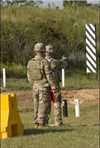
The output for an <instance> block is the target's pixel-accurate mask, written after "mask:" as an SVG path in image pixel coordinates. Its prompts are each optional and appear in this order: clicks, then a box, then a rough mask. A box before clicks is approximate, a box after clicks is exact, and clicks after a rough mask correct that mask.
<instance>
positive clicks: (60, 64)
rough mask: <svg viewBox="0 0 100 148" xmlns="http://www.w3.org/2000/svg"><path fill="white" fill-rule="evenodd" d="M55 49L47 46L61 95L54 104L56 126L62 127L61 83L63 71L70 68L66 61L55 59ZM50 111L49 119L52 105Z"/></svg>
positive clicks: (47, 57) (47, 53)
mask: <svg viewBox="0 0 100 148" xmlns="http://www.w3.org/2000/svg"><path fill="white" fill-rule="evenodd" d="M53 54H54V51H53V48H52V46H51V45H48V46H46V54H45V55H46V57H45V58H46V59H47V60H48V61H49V63H50V67H51V69H52V74H53V78H54V79H55V83H56V85H57V86H58V87H59V93H58V94H57V95H56V97H55V98H56V99H55V102H54V123H55V124H54V125H55V126H59V125H62V113H61V101H62V97H61V90H60V85H59V83H60V81H61V69H62V68H64V69H66V67H67V66H68V64H67V62H65V61H64V60H56V59H54V58H53ZM49 107H50V108H49V109H48V119H49V116H50V111H51V105H49Z"/></svg>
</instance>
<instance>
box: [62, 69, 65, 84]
mask: <svg viewBox="0 0 100 148" xmlns="http://www.w3.org/2000/svg"><path fill="white" fill-rule="evenodd" d="M62 87H65V69H62Z"/></svg>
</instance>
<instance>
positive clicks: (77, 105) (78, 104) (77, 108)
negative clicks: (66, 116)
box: [75, 99, 80, 117]
mask: <svg viewBox="0 0 100 148" xmlns="http://www.w3.org/2000/svg"><path fill="white" fill-rule="evenodd" d="M75 115H76V117H80V102H79V99H75Z"/></svg>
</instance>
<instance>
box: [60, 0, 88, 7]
mask: <svg viewBox="0 0 100 148" xmlns="http://www.w3.org/2000/svg"><path fill="white" fill-rule="evenodd" d="M86 5H87V0H63V6H64V7H66V6H73V7H76V6H86Z"/></svg>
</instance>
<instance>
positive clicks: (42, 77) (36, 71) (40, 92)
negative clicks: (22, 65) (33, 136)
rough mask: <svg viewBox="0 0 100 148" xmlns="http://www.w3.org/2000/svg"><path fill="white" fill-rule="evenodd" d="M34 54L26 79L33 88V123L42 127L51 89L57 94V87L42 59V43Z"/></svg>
mask: <svg viewBox="0 0 100 148" xmlns="http://www.w3.org/2000/svg"><path fill="white" fill-rule="evenodd" d="M34 51H35V53H36V55H35V57H34V58H32V59H31V60H30V61H29V62H28V65H27V77H28V80H29V82H30V84H31V85H32V87H33V100H34V123H35V127H38V126H40V127H44V126H45V125H46V123H45V121H46V118H47V114H46V111H47V110H48V107H49V104H50V101H51V98H50V90H51V88H52V89H53V90H54V91H55V93H56V94H57V92H58V91H57V89H59V88H58V86H57V85H56V84H55V82H54V80H53V77H52V71H51V70H50V65H49V62H48V61H47V60H46V59H45V58H44V53H45V48H44V45H43V43H37V44H36V45H35V47H34Z"/></svg>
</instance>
